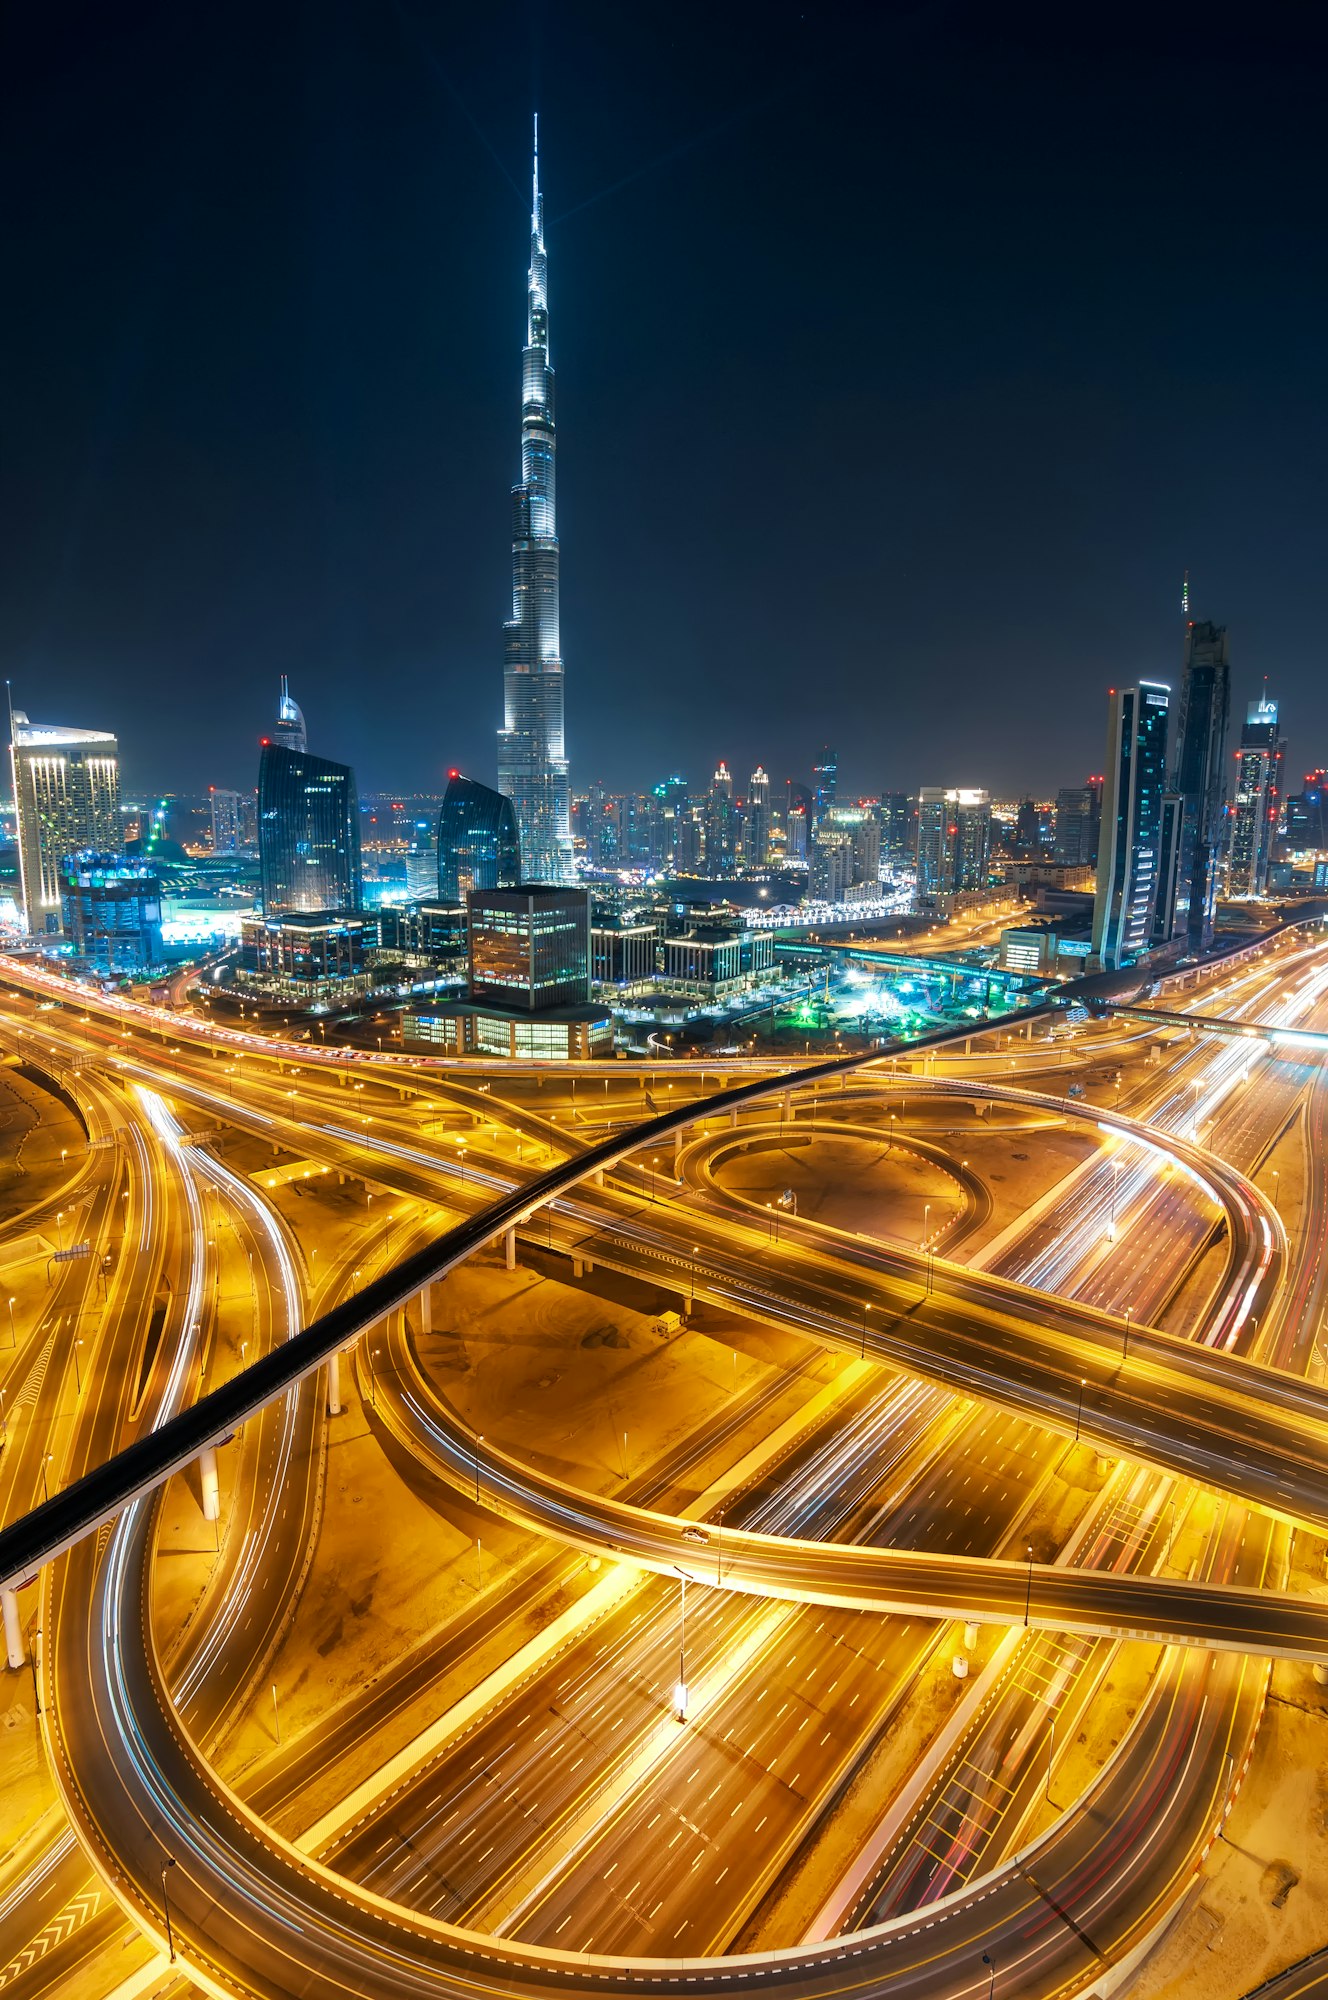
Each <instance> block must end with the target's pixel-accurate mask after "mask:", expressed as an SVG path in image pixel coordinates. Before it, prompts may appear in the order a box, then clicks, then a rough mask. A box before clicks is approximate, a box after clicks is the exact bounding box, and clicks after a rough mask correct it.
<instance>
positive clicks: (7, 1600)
mask: <svg viewBox="0 0 1328 2000" xmlns="http://www.w3.org/2000/svg"><path fill="white" fill-rule="evenodd" d="M0 1607H3V1610H4V1617H5V1657H6V1659H7V1660H8V1661H9V1664H10V1666H11V1667H25V1666H26V1665H27V1663H28V1655H27V1651H26V1648H25V1647H24V1644H23V1627H22V1625H21V1624H20V1623H19V1616H18V1596H17V1594H16V1593H15V1592H14V1591H12V1590H0Z"/></svg>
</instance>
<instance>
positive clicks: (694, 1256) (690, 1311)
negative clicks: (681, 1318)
mask: <svg viewBox="0 0 1328 2000" xmlns="http://www.w3.org/2000/svg"><path fill="white" fill-rule="evenodd" d="M700 1254H701V1246H700V1244H699V1243H693V1245H692V1302H691V1305H690V1306H689V1307H688V1309H687V1310H688V1316H689V1317H690V1316H692V1315H693V1314H694V1313H695V1312H696V1259H697V1258H698V1257H699V1256H700Z"/></svg>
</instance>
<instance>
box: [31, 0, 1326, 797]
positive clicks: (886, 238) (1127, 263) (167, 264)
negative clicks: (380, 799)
mask: <svg viewBox="0 0 1328 2000" xmlns="http://www.w3.org/2000/svg"><path fill="white" fill-rule="evenodd" d="M1240 11H1241V12H1244V13H1245V14H1246V20H1245V22H1244V25H1242V26H1240V27H1236V26H1234V25H1233V23H1234V22H1235V20H1236V18H1237V13H1238V10H1235V9H1218V8H1214V7H1195V8H1193V9H1190V8H1184V9H1182V8H1176V7H1167V6H1166V5H1154V6H1152V7H1149V8H1146V9H1145V8H1138V9H1135V8H1131V7H1128V6H1127V7H1112V8H1074V7H1068V8H1067V7H1064V6H1057V7H1054V8H1052V7H1047V8H1041V7H1039V8H1033V7H1025V6H1020V5H1018V4H1017V3H1016V4H1009V5H1001V6H996V5H992V4H990V0H984V4H979V5H975V6H962V5H950V6H946V5H909V6H893V5H877V6H866V5H863V6H856V7H845V6H836V5H833V4H831V5H825V4H811V0H809V4H807V6H806V7H805V8H799V7H788V6H783V5H780V4H778V3H777V0H775V3H774V4H771V0H766V4H762V5H759V6H749V5H746V4H741V3H740V0H706V4H689V0H682V4H679V5H675V6H671V7H658V6H654V7H644V6H623V5H621V4H616V5H603V6H600V5H593V4H565V5H564V4H554V5H550V6H548V7H546V8H541V9H537V10H532V9H528V8H526V7H523V6H517V5H507V6H485V5H479V6H475V5H468V6H465V7H460V6H457V7H440V6H437V5H429V4H425V0H400V4H396V0H360V4H352V0H308V4H305V5H298V4H287V3H286V0H262V4H249V0H225V4H221V5H203V6H192V5H181V4H180V0H170V4H162V5H157V6H134V5H131V4H128V3H127V0H116V4H114V5H111V6H105V5H103V4H99V5H97V6H87V7H83V8H76V7H71V6H66V5H62V4H61V0H46V4H43V5H40V6H35V7H34V6H27V7H14V8H11V9H9V10H8V14H7V25H6V27H5V29H4V33H3V41H2V43H0V73H2V74H3V75H4V78H5V83H6V105H5V113H4V118H3V121H0V157H2V158H3V167H4V186H5V190H6V211H7V215H6V228H5V235H6V241H5V246H4V257H3V269H4V276H5V290H6V297H7V304H6V307H5V311H4V314H3V318H0V401H2V404H3V434H2V436H0V495H2V497H3V507H4V514H3V542H2V544H0V563H2V564H3V580H2V582H0V653H2V655H3V660H4V671H5V672H6V673H7V674H8V675H10V676H11V677H12V680H13V684H14V699H15V702H16V704H17V705H19V706H21V707H23V708H26V709H27V710H28V711H29V713H30V714H31V715H32V717H33V718H34V720H47V721H66V722H77V723H83V724H89V725H93V726H100V727H109V728H113V729H115V730H116V731H117V733H118V734H119V736H120V739H121V746H122V756H123V760H124V769H125V778H126V783H127V785H128V786H129V787H130V788H131V789H133V788H135V787H146V788H153V789H159V788H165V787H174V788H175V789H179V790H191V789H197V788H201V787H204V786H206V785H207V784H208V783H216V784H226V785H247V784H251V783H252V782H253V779H254V773H255V760H256V753H255V749H254V746H255V743H256V739H257V737H258V736H259V734H260V733H261V732H262V730H263V728H264V727H265V726H266V724H267V723H268V721H269V719H270V717H271V714H272V709H273V704H274V701H275V697H276V681H277V676H278V674H279V673H280V672H281V671H283V670H285V671H287V672H288V673H289V674H290V676H291V683H292V691H293V692H294V693H295V694H296V696H297V698H298V699H299V700H300V701H301V703H302V704H303V706H304V708H305V711H306V714H307V716H308V718H309V723H310V742H311V747H313V748H316V749H319V750H323V751H325V752H327V753H328V754H330V755H333V756H344V757H348V758H349V759H350V760H351V761H353V762H354V763H355V765H356V767H357V772H358V776H359V780H360V784H361V787H362V788H363V789H366V790H367V789H379V788H382V789H387V788H392V787H400V788H403V789H406V788H421V789H424V788H437V787H438V786H439V785H440V784H441V779H442V774H443V773H444V772H445V770H446V768H447V767H448V766H449V765H452V764H457V765H461V766H462V767H464V768H466V769H467V770H469V771H470V772H471V773H472V774H473V775H475V776H477V777H481V778H484V779H486V780H489V781H490V782H491V781H492V778H493V772H494V729H495V727H496V726H497V724H498V722H499V720H500V709H501V657H502V649H501V631H500V628H501V624H502V621H503V619H504V617H505V616H506V615H507V610H508V603H509V591H510V562H509V546H508V544H509V532H510V531H509V499H508V494H509V489H510V486H511V484H512V482H513V480H514V479H515V478H516V477H517V472H518V418H519V353H520V347H521V344H522V340H523V338H524V298H525V261H526V252H527V220H526V217H527V208H528V199H527V187H528V173H529V162H528V144H529V129H530V113H531V110H532V108H536V107H537V108H538V110H539V112H540V117H541V137H542V149H541V150H542V155H543V163H544V181H545V190H546V216H547V219H548V230H547V237H548V247H549V258H550V295H551V313H552V328H553V334H552V354H553V361H554V364H555V366H556V369H557V381H558V420H559V489H560V490H559V530H560V534H561V539H562V551H563V603H562V611H563V651H564V655H565V659H566V663H567V674H568V682H567V690H568V700H567V717H568V747H569V752H570V755H571V759H572V782H573V786H574V787H579V786H584V785H585V784H587V783H588V782H589V781H590V780H592V779H594V778H602V779H603V780H604V781H605V782H606V783H607V784H608V785H610V786H611V787H614V788H618V787H622V788H635V787H639V786H644V785H646V784H649V783H652V782H654V781H656V780H657V779H658V778H660V777H662V776H663V775H665V773H666V772H667V771H668V770H670V769H681V770H683V771H685V772H687V773H689V774H690V775H691V776H692V778H693V780H694V782H696V783H698V784H700V783H703V782H704V781H705V780H706V778H707V777H708V775H709V772H710V771H711V769H713V765H714V761H715V759H716V758H717V757H719V756H721V755H722V756H724V757H725V758H726V759H727V760H728V762H729V763H730V765H731V766H732V767H733V768H734V770H735V771H736V773H737V774H738V779H739V784H740V785H741V783H742V781H743V780H744V779H745V777H746V775H747V773H748V772H750V770H751V769H752V768H753V766H754V764H755V763H756V762H757V761H758V760H759V761H761V762H763V763H764V764H765V765H766V767H767V769H769V770H770V772H771V774H772V776H773V777H774V778H775V780H776V781H780V780H782V779H783V778H784V777H785V776H787V775H789V774H792V775H794V776H798V777H802V778H806V777H807V775H808V773H809V767H810V765H811V763H812V760H813V757H814V756H815V753H816V750H817V747H818V745H819V744H820V743H821V742H822V741H823V740H829V741H831V742H832V743H835V744H837V746H838V748H839V752H840V768H841V789H843V790H848V791H866V790H871V791H875V790H878V789H880V788H882V787H885V788H890V789H896V788H898V789H903V788H911V787H913V786H916V785H917V784H919V783H938V782H943V783H950V784H966V785H972V784H977V785H982V784H985V785H989V786H990V787H991V788H992V789H993V790H994V791H997V792H1001V793H1005V792H1014V791H1023V790H1025V789H1030V790H1033V791H1037V792H1041V793H1046V792H1049V791H1052V790H1054V789H1055V787H1056V786H1057V785H1059V784H1070V783H1075V782H1078V781H1080V780H1081V778H1082V777H1083V775H1084V774H1085V773H1087V772H1088V771H1089V770H1096V769H1099V768H1100V766H1101V758H1102V743H1103V739H1104V735H1105V715H1106V709H1105V693H1106V688H1107V686H1108V685H1109V684H1110V683H1111V682H1113V681H1118V680H1123V679H1126V678H1128V677H1131V676H1133V675H1136V674H1141V673H1142V674H1146V675H1151V676H1155V677H1161V678H1167V677H1169V676H1172V675H1174V674H1175V672H1176V670H1177V668H1178V666H1179V659H1180V648H1181V615H1180V587H1181V575H1182V571H1183V570H1184V569H1185V568H1186V567H1187V566H1188V568H1189V570H1190V574H1191V604H1192V610H1193V612H1194V615H1196V616H1198V617H1208V618H1214V619H1217V620H1219V621H1223V622H1225V623H1227V624H1228V625H1229V626H1230V628H1231V633H1232V654H1233V662H1234V677H1233V695H1234V699H1233V713H1234V716H1235V717H1236V719H1237V720H1239V718H1240V717H1241V716H1243V713H1244V703H1245V702H1246V700H1248V699H1250V698H1252V697H1253V696H1255V695H1256V694H1257V693H1259V692H1260V691H1261V685H1262V676H1264V675H1265V674H1266V675H1267V677H1268V687H1269V692H1270V693H1272V694H1274V695H1276V696H1279V697H1280V698H1281V699H1282V702H1283V716H1284V722H1285V726H1286V729H1287V732H1288V734H1289V737H1290V743H1291V751H1290V769H1291V773H1292V775H1293V777H1294V776H1296V775H1298V774H1299V773H1300V772H1301V771H1302V770H1304V769H1305V768H1307V767H1308V766H1309V765H1310V764H1319V763H1323V762H1328V673H1326V672H1325V664H1326V663H1325V619H1324V616H1323V612H1322V609H1321V607H1320V605H1319V602H1318V589H1319V584H1320V578H1321V576H1322V570H1323V551H1324V547H1325V540H1326V531H1328V518H1326V517H1328V500H1326V498H1325V478H1324V468H1325V464H1326V463H1328V424H1326V422H1325V389H1324V349H1325V324H1326V322H1328V255H1326V254H1325V252H1326V250H1328V244H1326V243H1325V237H1326V235H1328V223H1326V222H1325V215H1326V213H1328V200H1326V199H1325V191H1326V190H1328V162H1326V161H1325V147H1324V142H1323V131H1324V118H1323V102H1324V94H1325V85H1326V84H1328V75H1326V74H1325V61H1324V49H1323V46H1322V44H1321V42H1320V39H1319V21H1320V18H1321V17H1320V10H1318V9H1317V8H1314V7H1311V6H1298V7H1294V8H1288V9H1286V10H1282V9H1279V8H1278V7H1270V6H1263V7H1260V8H1258V9H1250V10H1240Z"/></svg>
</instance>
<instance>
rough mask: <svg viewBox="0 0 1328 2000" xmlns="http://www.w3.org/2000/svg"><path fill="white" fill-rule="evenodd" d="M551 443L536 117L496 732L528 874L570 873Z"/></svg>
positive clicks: (564, 877) (562, 878) (549, 877)
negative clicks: (517, 477) (517, 470)
mask: <svg viewBox="0 0 1328 2000" xmlns="http://www.w3.org/2000/svg"><path fill="white" fill-rule="evenodd" d="M554 450H555V446H554V428H553V370H552V368H551V367H550V366H549V300H548V273H547V265H546V261H545V254H544V201H543V197H542V196H541V194H540V184H539V119H538V117H537V118H536V120H535V157H534V175H533V183H532V199H531V213H530V283H529V299H528V304H527V318H526V346H525V352H524V354H523V355H522V387H521V482H520V484H519V485H518V486H514V487H513V488H512V615H511V617H510V618H509V619H508V621H507V623H506V625H505V626H504V628H503V630H504V633H505V635H506V659H505V664H504V667H503V726H502V728H501V729H500V730H499V732H498V789H499V791H500V792H505V793H506V795H507V796H508V798H510V799H511V801H512V805H513V807H514V809H515V811H516V822H517V827H518V830H519V832H520V836H521V872H522V875H523V877H524V879H525V880H526V881H528V882H570V881H572V879H573V869H572V827H571V799H570V794H569V791H568V783H567V755H566V751H565V748H564V743H563V661H562V651H561V647H560V644H559V635H558V530H557V516H556V510H555V484H554V482H555V467H554Z"/></svg>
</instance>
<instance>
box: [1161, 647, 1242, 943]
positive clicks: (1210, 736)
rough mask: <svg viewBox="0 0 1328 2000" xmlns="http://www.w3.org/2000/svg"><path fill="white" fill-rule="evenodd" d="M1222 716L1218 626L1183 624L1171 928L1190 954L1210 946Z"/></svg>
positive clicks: (1226, 694) (1226, 710)
mask: <svg viewBox="0 0 1328 2000" xmlns="http://www.w3.org/2000/svg"><path fill="white" fill-rule="evenodd" d="M1230 709H1231V667H1230V664H1229V662H1228V659H1227V632H1226V627H1225V625H1210V624H1208V623H1207V621H1203V622H1200V623H1196V622H1195V620H1193V619H1191V620H1190V622H1189V624H1188V625H1187V626H1186V627H1185V665H1184V670H1183V673H1182V677H1181V684H1180V700H1179V703H1178V704H1177V715H1176V761H1175V768H1174V771H1173V773H1172V780H1171V789H1172V791H1173V792H1175V793H1176V794H1177V795H1178V797H1179V799H1180V802H1181V805H1180V811H1181V822H1180V857H1179V869H1178V874H1177V885H1176V927H1177V930H1178V931H1179V932H1180V934H1181V936H1182V937H1183V938H1184V940H1185V947H1186V950H1187V951H1191V952H1199V951H1203V950H1205V949H1206V948H1207V946H1208V945H1210V944H1211V943H1212V941H1213V911H1214V908H1215V906H1216V903H1217V861H1218V856H1219V854H1220V853H1221V844H1222V804H1223V800H1224V799H1225V797H1226V783H1227V769H1226V745H1227V718H1228V716H1229V714H1230Z"/></svg>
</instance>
